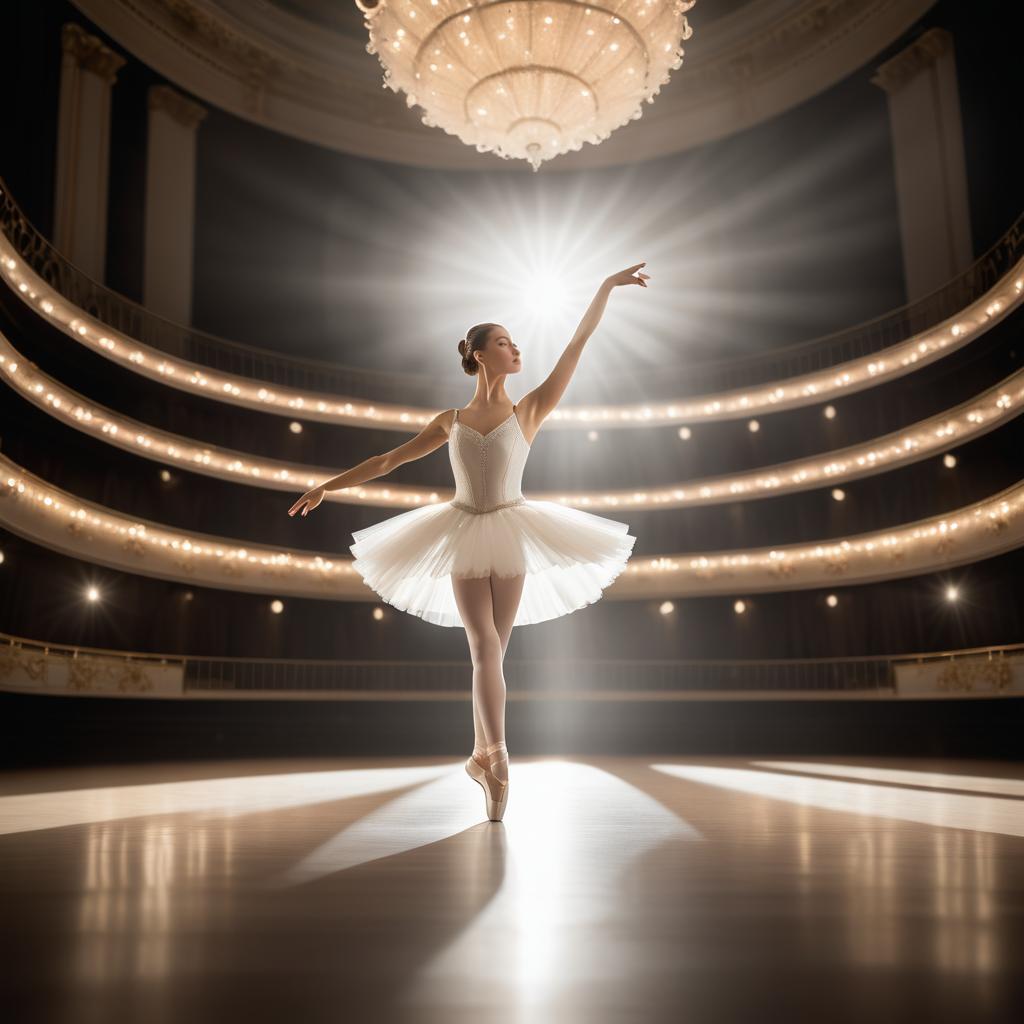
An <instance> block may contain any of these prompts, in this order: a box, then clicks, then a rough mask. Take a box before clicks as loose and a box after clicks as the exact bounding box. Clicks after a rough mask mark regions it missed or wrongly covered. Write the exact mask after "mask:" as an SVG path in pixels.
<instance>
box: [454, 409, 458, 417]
mask: <svg viewBox="0 0 1024 1024" xmlns="http://www.w3.org/2000/svg"><path fill="white" fill-rule="evenodd" d="M458 418H459V410H458V409H456V410H455V419H458Z"/></svg>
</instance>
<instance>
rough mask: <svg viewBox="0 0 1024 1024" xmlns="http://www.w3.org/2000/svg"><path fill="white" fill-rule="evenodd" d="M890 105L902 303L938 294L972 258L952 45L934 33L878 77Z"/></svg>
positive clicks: (936, 30) (889, 63)
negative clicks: (903, 292)
mask: <svg viewBox="0 0 1024 1024" xmlns="http://www.w3.org/2000/svg"><path fill="white" fill-rule="evenodd" d="M872 81H873V82H874V83H875V84H876V85H877V86H879V87H880V88H882V89H884V90H885V92H886V95H887V96H888V97H889V121H890V125H891V128H892V143H893V155H894V159H895V165H896V191H897V194H898V197H899V210H900V235H901V237H902V240H903V271H904V278H905V280H906V286H907V300H908V301H909V302H913V301H914V300H915V299H919V298H921V297H922V296H924V295H927V294H928V293H929V292H932V291H935V289H936V288H940V287H941V286H942V285H944V284H945V283H946V282H947V281H948V280H950V278H952V277H955V276H956V275H957V274H959V273H960V272H961V271H963V270H964V269H966V267H967V266H968V265H969V264H970V262H971V258H972V248H973V247H972V244H971V222H970V214H969V211H968V201H967V170H966V166H965V162H964V142H963V128H962V125H961V121H960V98H959V95H958V93H957V83H956V63H955V59H954V55H953V37H952V36H951V35H950V34H949V33H948V32H946V31H945V30H944V29H939V28H932V29H929V30H928V31H927V32H925V33H924V35H922V36H921V37H920V38H919V39H917V40H915V41H914V42H913V43H911V44H910V46H908V47H907V48H906V49H905V50H903V51H902V52H900V53H898V54H897V55H896V56H895V57H893V58H892V59H891V60H888V61H886V62H885V63H884V64H882V65H881V67H879V69H878V73H877V74H876V75H875V77H874V78H872Z"/></svg>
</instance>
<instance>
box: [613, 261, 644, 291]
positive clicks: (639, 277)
mask: <svg viewBox="0 0 1024 1024" xmlns="http://www.w3.org/2000/svg"><path fill="white" fill-rule="evenodd" d="M646 266H647V261H646V260H645V261H644V262H643V263H637V264H636V266H633V267H628V268H627V269H626V270H620V271H619V272H618V273H617V274H612V276H611V277H609V278H606V279H605V283H606V284H610V285H611V286H612V287H613V288H615V287H617V286H618V285H620V284H638V285H640V287H641V288H646V287H647V282H648V281H649V280H650V274H636V277H634V276H633V275H634V274H635V273H636V271H638V270H639V269H640V268H641V267H646Z"/></svg>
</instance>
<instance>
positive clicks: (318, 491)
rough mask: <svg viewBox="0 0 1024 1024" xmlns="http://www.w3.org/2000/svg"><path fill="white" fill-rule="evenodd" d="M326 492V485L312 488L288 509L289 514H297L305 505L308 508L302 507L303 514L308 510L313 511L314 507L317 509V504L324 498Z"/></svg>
mask: <svg viewBox="0 0 1024 1024" xmlns="http://www.w3.org/2000/svg"><path fill="white" fill-rule="evenodd" d="M325 493H326V489H325V488H324V487H314V488H313V489H312V490H309V491H306V493H305V494H304V495H303V496H302V497H301V498H299V500H298V501H297V502H295V504H294V505H292V507H291V508H290V509H288V515H290V516H293V515H295V513H296V512H298V511H299V509H300V508H302V506H303V505H305V506H306V508H302V514H303V515H305V514H306V513H307V512H312V511H313V509H315V508H316V507H317V505H319V504H320V502H321V501H323V500H324V494H325Z"/></svg>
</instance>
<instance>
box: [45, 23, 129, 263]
mask: <svg viewBox="0 0 1024 1024" xmlns="http://www.w3.org/2000/svg"><path fill="white" fill-rule="evenodd" d="M61 47H62V49H63V59H62V61H61V69H60V107H59V111H58V115H57V185H56V190H55V196H54V217H53V224H54V229H53V244H54V245H55V246H56V247H57V248H58V249H59V250H60V251H61V252H62V253H63V254H64V255H65V256H66V257H67V258H68V259H69V260H71V262H72V263H74V264H75V265H76V266H77V267H78V268H79V269H81V270H82V271H84V272H85V273H86V274H88V275H89V276H90V277H92V278H94V279H95V280H97V281H102V280H103V276H104V265H105V262H106V256H107V191H108V187H109V181H108V172H109V169H110V89H111V86H113V84H114V82H115V81H116V80H117V72H118V70H119V69H120V68H121V67H122V66H123V65H124V58H123V57H121V56H119V55H118V54H116V53H114V51H113V50H111V49H108V48H107V47H106V46H105V45H104V44H103V43H102V42H101V40H99V39H97V38H96V36H92V35H89V33H87V32H86V31H85V30H84V29H83V28H82V27H81V26H80V25H76V24H74V23H72V22H68V23H67V24H65V25H64V29H63V31H62V33H61Z"/></svg>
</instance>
